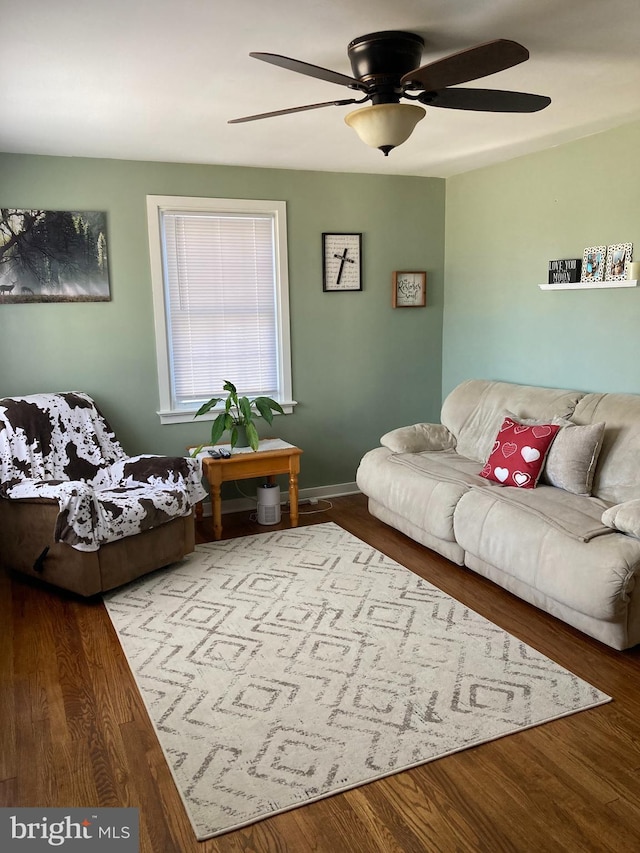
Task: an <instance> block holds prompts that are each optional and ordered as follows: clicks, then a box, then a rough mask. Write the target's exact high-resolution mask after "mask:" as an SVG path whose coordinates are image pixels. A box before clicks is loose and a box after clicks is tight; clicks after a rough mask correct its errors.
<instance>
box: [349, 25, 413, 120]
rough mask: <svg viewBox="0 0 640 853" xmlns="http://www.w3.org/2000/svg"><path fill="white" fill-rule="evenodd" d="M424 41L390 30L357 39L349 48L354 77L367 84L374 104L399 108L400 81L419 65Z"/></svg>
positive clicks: (408, 34) (409, 34) (411, 34)
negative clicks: (394, 105) (397, 106)
mask: <svg viewBox="0 0 640 853" xmlns="http://www.w3.org/2000/svg"><path fill="white" fill-rule="evenodd" d="M423 48H424V40H423V39H422V38H421V37H420V36H418V35H415V33H404V32H400V31H396V30H388V31H383V32H379V33H369V34H368V35H365V36H359V37H358V38H356V39H354V40H353V41H352V42H351V43H350V44H349V47H348V48H347V54H348V56H349V61H350V62H351V69H352V71H353V76H354V77H356V78H358V79H359V80H362V82H363V83H366V84H367V87H368V92H369V94H370V96H371V101H372V103H373V104H397V103H398V102H399V101H400V98H401V96H402V86H401V84H400V80H401V79H402V77H404V75H405V74H408V73H409V71H413V70H414V69H415V68H417V67H418V66H419V65H420V61H421V59H422V51H423Z"/></svg>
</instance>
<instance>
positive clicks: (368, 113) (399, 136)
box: [229, 30, 551, 157]
mask: <svg viewBox="0 0 640 853" xmlns="http://www.w3.org/2000/svg"><path fill="white" fill-rule="evenodd" d="M423 48H424V39H423V38H422V37H421V36H419V35H416V34H415V33H405V32H399V31H396V30H387V31H383V32H378V33H369V34H368V35H364V36H359V37H358V38H356V39H354V40H353V41H352V42H351V43H350V44H349V46H348V48H347V54H348V56H349V60H350V62H351V69H352V72H353V76H352V77H349V76H348V75H346V74H341V73H339V72H337V71H331V70H329V69H328V68H322V67H320V66H319V65H311V64H310V63H308V62H303V61H301V60H299V59H292V58H290V57H288V56H281V55H280V54H277V53H251V54H249V55H250V56H253V57H255V58H256V59H261V60H262V61H263V62H269V63H271V64H272V65H278V66H280V67H281V68H286V69H288V70H289V71H297V72H298V73H299V74H306V75H307V76H308V77H316V78H317V79H319V80H326V81H327V82H329V83H337V84H338V85H340V86H346V87H347V88H348V89H354V90H356V91H357V92H359V93H360V95H361V97H359V98H346V99H342V100H335V101H324V102H322V103H319V104H307V105H305V106H302V107H291V108H290V109H286V110H275V111H273V112H268V113H260V114H258V115H251V116H244V117H243V118H236V119H232V120H231V121H230V122H229V124H238V123H240V122H246V121H255V120H256V119H262V118H272V117H273V116H281V115H288V114H289V113H298V112H303V111H305V110H316V109H319V108H320V107H330V106H344V105H346V104H364V103H366V102H367V101H371V106H368V107H363V108H361V109H357V110H354V111H353V112H351V113H349V114H348V115H347V116H345V121H346V123H347V124H348V125H350V126H351V127H352V128H353V129H354V130H355V131H356V133H357V134H358V136H360V138H361V139H362V141H363V142H365V143H366V144H367V145H371V146H372V147H374V148H379V149H380V150H381V151H382V152H383V154H384V155H385V157H386V156H387V155H388V154H389V151H391V149H392V148H395V147H396V146H397V145H400V144H402V143H403V142H405V141H406V140H407V139H408V138H409V136H410V135H411V133H412V132H413V129H414V128H415V126H416V124H417V123H418V122H419V121H420V120H421V119H422V118H424V115H425V112H426V111H425V110H424V108H423V107H422V106H418V105H417V104H401V103H400V101H401V99H405V100H409V101H417V102H418V103H419V104H424V105H426V106H430V107H444V108H446V109H452V110H477V111H485V112H499V113H533V112H537V111H538V110H542V109H544V108H545V107H547V106H549V104H550V103H551V98H548V97H546V96H545V95H532V94H529V93H527V92H510V91H505V90H502V89H474V88H467V89H463V88H452V87H456V86H458V84H459V83H467V82H469V81H470V80H477V79H479V78H480V77H486V76H488V75H489V74H495V73H496V72H498V71H504V70H505V69H506V68H511V67H512V66H514V65H518V64H519V63H520V62H524V61H525V60H526V59H528V58H529V51H528V50H527V49H526V47H523V46H522V45H521V44H518V42H515V41H510V40H509V39H496V40H495V41H489V42H485V43H483V44H478V45H475V46H474V47H470V48H468V49H467V50H461V51H459V52H458V53H453V54H451V55H450V56H446V57H444V58H443V59H437V60H436V61H435V62H430V63H427V64H426V65H422V66H421V65H420V61H421V59H422V51H423Z"/></svg>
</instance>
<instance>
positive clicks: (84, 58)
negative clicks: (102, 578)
mask: <svg viewBox="0 0 640 853" xmlns="http://www.w3.org/2000/svg"><path fill="white" fill-rule="evenodd" d="M0 22H1V28H0V150H2V151H5V152H25V153H34V154H57V155H67V156H81V157H107V158H117V159H134V160H155V161H173V162H184V163H219V164H232V165H241V166H260V167H275V168H288V169H313V170H329V171H339V172H368V173H380V174H398V175H423V176H436V177H448V176H450V175H453V174H456V173H459V172H464V171H468V170H470V169H473V168H476V167H479V166H483V165H487V164H491V163H495V162H498V161H501V160H506V159H509V158H512V157H515V156H518V155H520V154H524V153H527V152H531V151H536V150H539V149H542V148H547V147H550V146H552V145H556V144H559V143H562V142H566V141H568V140H571V139H576V138H579V137H582V136H587V135H589V134H591V133H595V132H598V131H600V130H604V129H606V128H609V127H615V126H618V125H621V124H625V123H626V122H629V121H632V120H635V119H638V118H640V2H639V0H228V2H222V0H85V1H84V2H82V0H26V1H25V2H22V3H19V2H15V0H0ZM390 29H393V30H408V31H410V32H415V33H418V34H420V35H421V36H422V37H423V38H424V39H425V42H426V48H425V53H424V56H423V63H426V62H428V61H431V60H432V59H436V58H439V57H442V56H446V55H447V54H449V53H454V52H456V51H458V50H462V49H464V48H467V47H471V46H472V45H475V44H479V43H481V42H484V41H489V40H492V39H496V38H508V39H514V40H515V41H519V42H521V43H522V44H524V45H525V47H527V48H528V49H529V51H530V54H531V58H530V59H529V61H527V62H524V63H522V64H521V65H519V66H517V67H515V68H512V69H509V70H507V71H502V72H500V73H499V74H494V75H492V76H491V77H485V78H483V79H482V80H478V81H476V82H475V83H470V84H468V85H472V86H473V85H476V86H479V87H481V88H501V89H515V90H520V91H526V92H535V93H538V94H542V95H549V96H550V97H551V98H552V104H551V106H550V107H548V108H547V109H546V110H543V111H542V112H539V113H533V114H529V115H515V116H514V115H508V114H507V115H499V114H495V113H493V114H492V113H475V112H460V111H456V110H445V109H428V110H427V115H426V117H425V119H424V120H423V121H422V122H420V124H419V125H418V126H417V128H416V130H415V131H414V133H413V135H412V137H411V138H410V139H409V140H408V142H406V143H405V144H404V145H402V146H401V147H399V148H397V149H396V150H394V151H392V152H391V154H390V155H389V157H386V158H385V157H383V156H382V154H381V153H380V152H379V151H377V150H375V149H371V148H367V147H366V146H365V145H364V143H362V142H361V141H360V140H359V139H358V137H357V136H356V135H355V133H354V132H353V131H352V130H351V129H350V128H348V127H347V126H346V125H345V123H344V121H343V117H344V115H346V114H347V113H348V112H349V110H350V109H353V107H347V106H343V107H333V106H332V107H327V108H326V109H320V110H312V111H309V112H302V113H298V114H294V115H289V116H285V117H277V118H271V119H265V120H261V121H256V122H250V123H246V124H239V125H229V124H227V121H228V119H231V118H237V117H239V116H244V115H251V114H254V113H260V112H266V111H270V110H276V109H283V108H287V107H294V106H301V105H303V104H309V103H316V102H319V101H328V100H332V99H340V98H348V97H351V96H352V92H351V90H349V89H345V88H343V87H341V86H337V85H334V84H331V83H326V82H323V81H320V80H315V79H312V78H310V77H306V76H304V75H301V74H296V73H293V72H291V71H285V70H284V69H281V68H277V67H275V66H272V65H267V64H266V63H263V62H260V61H258V60H256V59H252V58H251V57H249V51H266V52H269V53H281V54H285V55H287V56H290V57H294V58H296V59H301V60H304V61H306V62H310V63H312V64H314V65H321V66H323V67H325V68H330V69H332V70H335V71H340V72H342V73H345V74H349V75H351V68H350V65H349V61H348V58H347V53H346V48H347V44H348V43H349V41H351V40H352V39H353V38H355V37H357V36H359V35H363V34H365V33H370V32H375V31H378V30H390Z"/></svg>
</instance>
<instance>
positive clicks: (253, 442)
mask: <svg viewBox="0 0 640 853" xmlns="http://www.w3.org/2000/svg"><path fill="white" fill-rule="evenodd" d="M246 427H247V438H248V440H249V446H250V447H251V449H252V450H257V449H258V445H259V444H260V436H259V435H258V430H257V429H256V425H255V424H254V423H253V421H251V422H250V423H248V424H247V425H246Z"/></svg>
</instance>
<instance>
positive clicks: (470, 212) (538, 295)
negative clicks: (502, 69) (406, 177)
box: [443, 123, 640, 394]
mask: <svg viewBox="0 0 640 853" xmlns="http://www.w3.org/2000/svg"><path fill="white" fill-rule="evenodd" d="M639 151H640V123H634V124H631V125H626V126H624V127H621V128H617V129H615V130H612V131H608V132H606V133H600V134H598V135H594V136H590V137H587V138H585V139H582V140H579V141H578V142H573V143H569V144H566V145H562V146H559V147H557V148H551V149H548V150H547V151H543V152H541V153H538V154H532V155H528V156H526V157H521V158H518V159H516V160H512V161H510V162H507V163H503V164H501V165H498V166H493V167H489V168H486V169H480V170H477V171H474V172H469V173H467V174H464V175H459V176H456V177H454V178H450V179H449V180H448V181H447V202H446V206H447V211H446V229H445V232H446V253H445V258H446V261H445V275H446V290H445V311H444V346H443V393H444V394H447V393H448V392H449V391H450V390H451V389H452V388H453V387H455V385H457V384H458V383H459V382H460V381H461V380H463V379H467V378H470V377H478V378H486V379H503V380H507V381H513V382H523V383H528V384H532V385H547V386H551V387H569V388H578V389H581V390H586V391H624V392H635V393H639V392H640V366H639V365H640V333H639V329H640V287H639V288H626V289H610V290H592V291H583V292H579V291H575V290H569V291H554V292H547V291H541V290H540V289H539V288H538V284H542V283H545V282H546V281H547V264H548V262H549V261H550V260H554V259H556V258H577V257H580V258H581V257H582V253H583V250H584V248H585V247H586V246H595V245H610V244H612V243H624V242H632V243H634V246H635V254H636V258H640V158H639V156H638V152H639Z"/></svg>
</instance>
